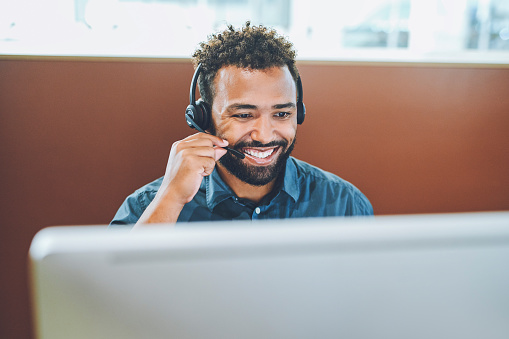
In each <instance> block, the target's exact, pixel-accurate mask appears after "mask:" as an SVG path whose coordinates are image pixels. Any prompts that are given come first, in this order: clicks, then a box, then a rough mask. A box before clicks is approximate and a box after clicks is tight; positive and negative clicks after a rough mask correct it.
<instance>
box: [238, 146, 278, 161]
mask: <svg viewBox="0 0 509 339" xmlns="http://www.w3.org/2000/svg"><path fill="white" fill-rule="evenodd" d="M244 153H246V154H249V155H250V156H253V157H256V158H260V159H265V158H266V157H268V156H270V155H271V154H272V153H274V148H273V149H270V150H267V151H258V150H254V149H245V150H244Z"/></svg>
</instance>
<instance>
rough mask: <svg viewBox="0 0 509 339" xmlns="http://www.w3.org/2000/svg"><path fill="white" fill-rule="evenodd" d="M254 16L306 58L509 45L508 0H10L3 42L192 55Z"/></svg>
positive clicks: (69, 50) (48, 49) (3, 47)
mask: <svg viewBox="0 0 509 339" xmlns="http://www.w3.org/2000/svg"><path fill="white" fill-rule="evenodd" d="M246 20H251V21H252V23H253V24H264V25H268V26H272V27H275V28H277V29H278V30H279V31H280V32H282V33H283V34H285V35H288V36H289V37H290V39H291V40H292V41H293V42H294V43H295V44H296V45H297V46H298V49H299V56H300V57H301V58H307V59H309V58H313V59H320V60H322V59H337V58H339V59H344V58H346V57H348V56H351V55H355V54H359V53H360V52H362V54H364V52H365V49H366V48H369V49H370V50H371V51H375V50H376V51H377V52H382V51H385V52H386V53H385V54H386V56H385V57H389V56H392V57H393V58H403V57H405V56H406V57H407V58H408V54H409V53H408V52H409V51H410V52H413V53H414V57H415V55H419V56H421V57H422V56H426V55H428V57H436V56H437V54H442V55H443V57H446V56H447V57H451V56H454V55H456V56H457V57H458V58H459V57H461V56H462V55H463V53H464V52H473V51H483V52H486V51H489V52H496V51H506V52H507V51H508V50H509V2H507V1H506V0H430V1H427V0H357V1H334V2H331V1H328V0H281V1H270V0H74V1H69V0H47V1H44V2H41V1H37V0H19V1H16V2H14V1H7V0H3V1H2V2H0V51H1V52H2V53H3V54H28V55H116V56H149V57H154V56H159V57H184V58H187V57H189V55H190V54H192V52H193V50H194V49H195V47H196V45H197V42H199V41H203V40H205V39H206V37H207V35H208V34H210V33H211V32H215V31H217V30H220V29H222V28H224V27H225V26H226V24H227V23H228V24H233V25H234V26H240V25H241V24H243V23H244V22H245V21H246ZM358 49H361V50H362V51H358ZM388 50H389V53H387V51H388ZM391 50H392V51H391ZM395 50H396V51H399V52H401V53H394V52H395ZM390 52H392V53H390ZM382 54H383V53H382ZM372 57H374V58H380V56H378V57H377V56H372ZM506 57H507V53H504V56H502V59H503V58H506ZM502 59H501V60H502Z"/></svg>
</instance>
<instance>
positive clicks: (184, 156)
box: [137, 133, 228, 225]
mask: <svg viewBox="0 0 509 339" xmlns="http://www.w3.org/2000/svg"><path fill="white" fill-rule="evenodd" d="M227 145H228V142H227V141H226V140H223V139H221V138H218V137H216V136H214V135H210V134H205V133H197V134H193V135H191V136H189V137H187V138H185V139H183V140H180V141H177V142H175V143H174V144H173V145H172V147H171V151H170V156H169V159H168V164H167V166H166V173H165V174H164V179H163V182H162V184H161V187H160V188H159V191H158V192H157V194H156V197H155V198H154V200H153V201H152V203H150V205H149V206H148V207H147V209H146V210H145V212H144V213H143V215H142V216H141V217H140V220H139V221H138V224H143V223H163V222H164V223H168V222H176V221H177V219H178V216H179V214H180V212H181V211H182V208H183V207H184V205H185V204H186V203H188V202H190V201H191V200H193V198H194V196H195V195H196V193H197V192H198V190H199V189H200V185H201V182H202V180H203V177H205V176H208V175H210V174H211V173H212V171H213V170H214V166H215V165H216V160H218V159H220V158H221V157H222V156H223V155H225V154H226V152H227V151H226V150H225V149H223V148H221V147H223V146H227ZM138 224H137V225H138Z"/></svg>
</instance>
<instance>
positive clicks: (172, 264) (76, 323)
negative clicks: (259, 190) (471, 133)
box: [30, 212, 509, 339]
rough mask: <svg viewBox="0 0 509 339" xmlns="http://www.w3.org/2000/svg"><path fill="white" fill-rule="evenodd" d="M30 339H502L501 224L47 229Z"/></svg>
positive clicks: (501, 216)
mask: <svg viewBox="0 0 509 339" xmlns="http://www.w3.org/2000/svg"><path fill="white" fill-rule="evenodd" d="M30 263H31V273H32V290H33V310H34V319H35V329H36V332H37V338H39V339H50V338H51V339H60V338H62V339H64V338H65V339H69V338H73V339H80V338H87V339H90V338H94V339H97V338H109V339H111V338H123V339H129V338H150V339H158V338H165V339H166V338H177V339H198V338H200V339H201V338H220V339H228V338H232V339H233V338H235V339H251V338H256V339H261V338H263V339H270V338H277V339H285V338H288V339H290V338H291V339H297V338H306V339H308V338H320V339H327V338H334V339H337V338H349V339H350V338H360V339H362V338H390V339H408V338H412V339H420V338H426V339H429V338H434V339H437V338H444V339H445V338H447V339H452V338H461V339H469V338H472V339H474V338H475V339H479V338H483V339H507V338H509V212H498V213H496V212H493V213H464V214H463V213H459V214H438V215H410V216H380V217H375V218H310V219H293V220H273V221H267V222H232V223H228V224H224V223H217V222H216V223H193V224H183V225H179V226H177V227H173V228H161V227H157V226H156V227H151V228H148V229H146V230H140V231H136V232H135V231H132V232H128V231H115V230H107V229H106V228H105V227H52V228H47V229H44V230H42V231H40V232H39V233H38V234H37V235H36V236H35V238H34V240H33V242H32V245H31V248H30Z"/></svg>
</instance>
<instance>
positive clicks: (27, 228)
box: [0, 59, 509, 338]
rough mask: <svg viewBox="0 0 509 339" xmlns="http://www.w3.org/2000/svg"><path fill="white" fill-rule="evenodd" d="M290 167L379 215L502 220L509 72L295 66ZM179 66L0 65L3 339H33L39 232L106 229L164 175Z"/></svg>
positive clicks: (506, 203)
mask: <svg viewBox="0 0 509 339" xmlns="http://www.w3.org/2000/svg"><path fill="white" fill-rule="evenodd" d="M299 69H300V71H301V75H302V80H303V85H304V102H305V104H306V107H307V112H308V114H307V117H306V121H305V123H304V124H303V125H302V126H301V127H299V132H298V141H297V146H296V149H295V153H294V155H295V156H297V157H299V158H301V159H303V160H305V161H308V162H310V163H312V164H315V165H318V166H320V167H322V168H324V169H326V170H329V171H332V172H334V173H336V174H338V175H340V176H341V177H343V178H345V179H347V180H349V181H351V182H353V183H354V184H355V185H356V186H358V187H359V188H360V189H361V190H362V191H363V192H364V193H365V194H366V195H367V196H368V198H369V199H370V200H371V202H372V204H373V206H374V209H375V213H376V214H400V213H429V212H461V211H485V210H507V209H509V175H508V174H509V132H508V131H509V92H508V89H509V68H486V67H471V66H470V67H458V66H454V67H451V66H430V65H413V64H406V65H390V64H378V65H366V64H357V65H353V64H350V65H348V64H339V63H329V64H323V63H322V64H312V63H300V65H299ZM192 73H193V70H192V66H191V64H190V62H189V61H187V60H183V61H171V62H169V61H165V60H159V61H154V60H145V61H140V60H131V61H119V60H104V59H103V60H99V59H96V60H94V59H74V60H57V59H35V60H7V59H3V60H0V159H1V160H0V161H1V166H0V187H1V189H2V203H1V204H0V215H1V222H0V227H1V230H2V237H1V238H0V239H1V240H0V269H1V272H2V278H1V279H0V281H1V284H2V286H1V288H0V293H1V295H0V297H1V299H0V301H1V302H0V305H1V306H0V307H1V308H0V337H1V338H30V337H31V326H30V322H29V319H30V316H29V314H30V313H29V301H28V292H27V291H28V287H27V274H26V253H27V251H28V248H29V245H30V241H31V239H32V237H33V236H34V234H35V233H36V232H37V231H38V230H39V229H41V228H43V227H45V226H50V225H63V224H94V223H97V224H104V223H108V222H109V221H110V219H111V218H112V216H113V215H114V213H115V211H116V209H117V208H118V206H119V205H120V204H121V202H122V201H123V199H124V198H125V196H127V195H128V194H130V193H131V192H132V191H133V190H135V189H136V188H138V187H140V186H141V185H143V184H145V183H147V182H149V181H151V180H153V179H155V178H156V177H159V176H161V175H163V173H164V168H165V163H166V160H167V155H168V153H169V149H170V146H171V144H172V142H173V141H175V140H177V139H180V138H183V137H185V136H186V135H188V134H189V133H191V130H190V129H188V128H187V127H186V125H185V122H184V118H183V116H184V110H185V107H186V106H187V104H188V101H187V100H188V93H189V82H190V79H191V76H192ZM4 332H5V333H4Z"/></svg>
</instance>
